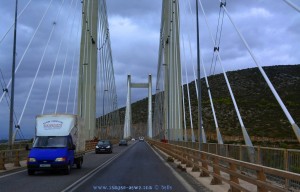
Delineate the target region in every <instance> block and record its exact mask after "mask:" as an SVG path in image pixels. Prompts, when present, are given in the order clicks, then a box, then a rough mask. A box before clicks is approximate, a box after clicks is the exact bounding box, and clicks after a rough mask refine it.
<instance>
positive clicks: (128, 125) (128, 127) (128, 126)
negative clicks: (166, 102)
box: [123, 75, 152, 138]
mask: <svg viewBox="0 0 300 192" xmlns="http://www.w3.org/2000/svg"><path fill="white" fill-rule="evenodd" d="M131 88H148V121H147V136H148V137H149V138H152V76H151V75H149V76H148V83H132V82H131V75H128V76H127V100H126V111H125V121H124V136H123V137H124V138H128V137H130V136H132V132H131V131H132V115H131Z"/></svg>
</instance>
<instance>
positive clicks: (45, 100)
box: [42, 0, 69, 114]
mask: <svg viewBox="0 0 300 192" xmlns="http://www.w3.org/2000/svg"><path fill="white" fill-rule="evenodd" d="M63 3H64V0H63V1H62V2H61V7H60V9H59V12H58V13H59V14H57V16H56V20H57V18H58V16H59V15H60V12H61V10H62V6H63ZM68 17H69V16H68ZM67 20H68V19H67ZM65 25H66V24H65ZM65 25H63V26H65ZM65 35H66V34H65ZM63 39H64V36H61V39H60V43H59V46H58V50H57V54H56V57H55V62H54V65H53V68H52V73H51V77H50V80H49V84H48V88H47V92H46V97H45V99H44V104H43V108H42V114H44V111H45V107H46V103H47V100H48V96H49V92H50V87H51V85H52V81H53V77H54V73H55V69H56V66H57V62H58V56H59V53H60V50H61V46H62V42H63Z"/></svg>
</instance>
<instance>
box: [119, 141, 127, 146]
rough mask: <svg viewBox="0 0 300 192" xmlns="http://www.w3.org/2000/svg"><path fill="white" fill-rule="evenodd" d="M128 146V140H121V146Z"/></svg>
mask: <svg viewBox="0 0 300 192" xmlns="http://www.w3.org/2000/svg"><path fill="white" fill-rule="evenodd" d="M127 145H128V144H127V140H125V139H122V140H120V142H119V146H127Z"/></svg>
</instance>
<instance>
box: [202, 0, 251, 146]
mask: <svg viewBox="0 0 300 192" xmlns="http://www.w3.org/2000/svg"><path fill="white" fill-rule="evenodd" d="M199 4H200V7H201V10H202V12H203V15H204V19H205V23H206V25H207V29H208V31H209V34H210V36H211V39H212V42H213V44H214V45H216V42H215V40H214V38H213V35H212V32H211V29H210V27H209V25H208V20H207V17H206V13H205V11H204V8H203V5H202V1H201V0H200V1H199ZM220 5H221V6H222V7H224V5H222V2H220ZM214 51H215V52H216V54H217V57H218V61H219V63H220V65H221V68H222V71H223V75H224V78H225V81H226V85H227V88H228V90H229V94H230V96H231V100H232V102H233V105H234V108H235V111H236V114H237V116H238V120H239V123H240V125H241V128H242V133H243V137H244V140H245V144H246V145H248V146H251V147H252V146H253V144H252V142H251V140H250V137H249V135H248V133H247V130H246V128H245V125H244V122H243V120H242V117H241V115H240V112H239V109H238V106H237V103H236V100H235V97H234V95H233V92H232V89H231V86H230V83H229V80H228V78H227V74H226V72H225V69H224V67H223V64H222V60H221V56H220V54H219V50H218V49H214Z"/></svg>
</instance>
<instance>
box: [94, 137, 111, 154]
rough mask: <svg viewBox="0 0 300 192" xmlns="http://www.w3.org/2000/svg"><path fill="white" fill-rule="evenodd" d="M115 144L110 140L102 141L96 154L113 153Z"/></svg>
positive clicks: (96, 149)
mask: <svg viewBox="0 0 300 192" xmlns="http://www.w3.org/2000/svg"><path fill="white" fill-rule="evenodd" d="M112 151H113V144H112V143H111V141H110V140H100V141H99V142H98V143H97V145H96V148H95V153H96V154H97V153H112Z"/></svg>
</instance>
